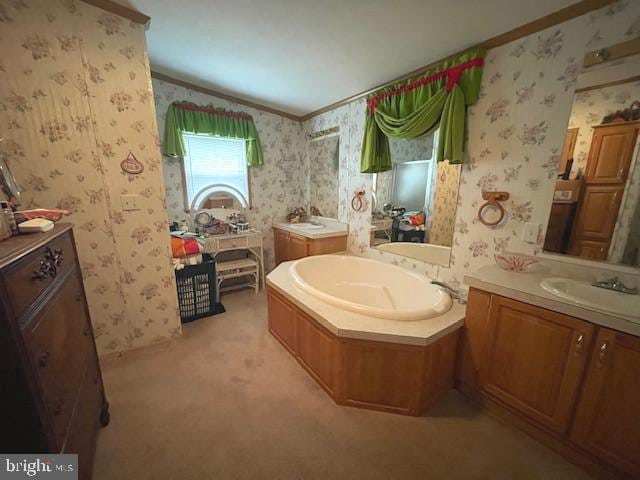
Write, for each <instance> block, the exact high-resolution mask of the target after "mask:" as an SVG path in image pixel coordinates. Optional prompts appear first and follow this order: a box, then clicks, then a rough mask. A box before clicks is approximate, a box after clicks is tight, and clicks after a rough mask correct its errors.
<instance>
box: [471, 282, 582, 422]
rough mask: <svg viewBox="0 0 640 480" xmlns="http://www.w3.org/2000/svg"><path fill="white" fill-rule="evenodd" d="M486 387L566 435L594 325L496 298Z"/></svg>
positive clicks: (483, 378) (483, 385)
mask: <svg viewBox="0 0 640 480" xmlns="http://www.w3.org/2000/svg"><path fill="white" fill-rule="evenodd" d="M488 331H489V340H488V348H487V363H486V366H485V367H484V368H483V369H482V370H481V388H482V389H483V390H484V391H485V392H486V393H487V394H489V395H490V396H493V397H495V398H496V399H498V400H499V401H501V402H503V403H504V404H506V405H508V406H510V407H511V408H513V409H515V410H517V411H519V412H520V413H522V414H524V415H525V416H527V417H529V418H530V419H532V420H534V421H536V422H538V423H539V424H541V425H543V426H546V427H547V428H549V429H551V430H553V431H555V432H558V433H564V432H565V431H566V430H567V428H568V425H569V420H570V417H571V413H572V410H573V406H574V404H575V399H576V396H577V392H578V388H579V386H580V381H581V379H582V375H583V373H584V368H585V365H586V360H587V357H588V352H589V347H590V345H591V340H592V336H593V326H592V325H590V324H589V323H587V322H583V321H582V320H578V319H576V318H573V317H568V316H566V315H562V314H559V313H555V312H551V311H549V310H545V309H542V308H538V307H534V306H531V305H527V304H524V303H521V302H516V301H513V300H509V299H506V298H502V297H499V296H496V295H494V296H493V298H492V303H491V308H490V315H489V330H488Z"/></svg>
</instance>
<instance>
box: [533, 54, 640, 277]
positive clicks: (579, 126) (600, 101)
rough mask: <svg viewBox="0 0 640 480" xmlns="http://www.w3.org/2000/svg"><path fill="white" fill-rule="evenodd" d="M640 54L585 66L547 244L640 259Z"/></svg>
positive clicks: (582, 253)
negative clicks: (639, 158)
mask: <svg viewBox="0 0 640 480" xmlns="http://www.w3.org/2000/svg"><path fill="white" fill-rule="evenodd" d="M638 72H640V54H635V55H632V56H627V57H625V58H622V59H616V60H615V61H609V62H603V63H600V64H597V65H593V66H589V67H588V68H584V69H583V71H582V72H581V74H580V75H579V77H578V80H577V86H576V92H575V96H574V98H573V105H572V108H571V114H570V117H569V124H568V126H567V130H566V133H565V141H564V145H563V148H562V152H561V159H560V166H559V174H558V179H557V181H556V188H555V191H554V193H553V203H552V207H551V212H550V215H549V222H548V226H547V231H546V235H545V242H544V251H545V252H550V253H557V254H565V255H572V256H576V257H581V258H585V259H589V260H600V261H606V262H611V263H618V264H624V265H630V266H636V267H637V266H639V265H640V202H639V199H640V165H638V163H639V160H638V156H639V142H638V140H639V136H638V132H639V130H640V76H639V75H638Z"/></svg>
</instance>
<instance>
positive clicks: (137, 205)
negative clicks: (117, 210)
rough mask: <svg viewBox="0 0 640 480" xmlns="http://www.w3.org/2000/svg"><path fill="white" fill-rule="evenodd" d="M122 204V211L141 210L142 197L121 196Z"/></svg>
mask: <svg viewBox="0 0 640 480" xmlns="http://www.w3.org/2000/svg"><path fill="white" fill-rule="evenodd" d="M120 203H122V210H124V211H125V212H126V211H131V210H141V209H142V207H141V204H142V197H141V196H140V195H120Z"/></svg>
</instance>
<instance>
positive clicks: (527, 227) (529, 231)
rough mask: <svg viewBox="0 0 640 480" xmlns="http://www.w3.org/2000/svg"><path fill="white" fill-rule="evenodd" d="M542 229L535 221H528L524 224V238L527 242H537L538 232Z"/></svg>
mask: <svg viewBox="0 0 640 480" xmlns="http://www.w3.org/2000/svg"><path fill="white" fill-rule="evenodd" d="M539 231H540V224H539V223H534V222H526V223H525V224H524V232H523V234H522V237H523V238H522V239H523V240H524V241H525V242H527V243H536V242H537V241H538V232H539Z"/></svg>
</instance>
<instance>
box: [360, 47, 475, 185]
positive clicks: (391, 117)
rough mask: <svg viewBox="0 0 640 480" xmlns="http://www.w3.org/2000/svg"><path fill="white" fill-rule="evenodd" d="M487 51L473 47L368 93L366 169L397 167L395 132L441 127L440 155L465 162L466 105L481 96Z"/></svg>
mask: <svg viewBox="0 0 640 480" xmlns="http://www.w3.org/2000/svg"><path fill="white" fill-rule="evenodd" d="M485 53H486V52H485V51H484V50H482V49H479V48H476V49H472V50H468V51H467V52H465V53H463V54H460V55H458V56H456V57H454V58H451V59H449V60H446V61H444V62H443V63H441V64H440V65H438V66H437V67H436V68H435V69H434V70H429V71H428V72H427V73H426V74H424V75H421V76H420V77H418V78H413V79H410V80H407V81H405V82H401V83H397V84H395V85H392V86H390V87H387V88H384V89H381V90H378V91H377V92H375V93H373V94H372V95H370V96H369V97H367V113H366V118H365V129H364V138H363V141H362V152H361V157H360V171H361V172H362V173H376V172H384V171H386V170H391V154H390V152H389V137H393V138H416V137H419V136H421V135H424V134H425V133H427V132H429V131H430V130H433V129H434V128H437V127H438V126H439V127H440V133H439V136H438V145H437V150H436V160H437V161H439V162H440V161H443V160H449V163H454V164H455V163H462V161H463V152H464V138H465V117H466V110H467V106H468V105H472V104H474V103H475V102H476V101H477V100H478V95H479V93H480V80H481V79H482V66H483V64H484V56H485Z"/></svg>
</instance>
